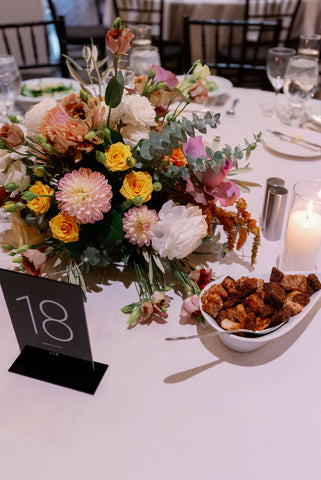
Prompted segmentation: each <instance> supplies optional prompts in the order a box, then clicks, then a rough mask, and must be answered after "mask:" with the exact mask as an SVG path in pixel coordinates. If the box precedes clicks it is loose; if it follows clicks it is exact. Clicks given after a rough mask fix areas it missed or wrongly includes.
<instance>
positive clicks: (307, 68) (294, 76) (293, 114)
mask: <svg viewBox="0 0 321 480" xmlns="http://www.w3.org/2000/svg"><path fill="white" fill-rule="evenodd" d="M318 79H319V64H318V62H317V61H316V60H315V59H312V58H307V57H303V56H301V55H295V56H293V57H291V58H290V59H289V62H288V65H287V68H286V72H285V75H284V86H283V91H284V93H285V95H286V97H287V99H288V102H289V104H290V108H289V110H288V112H287V114H286V116H285V117H284V118H283V121H284V122H285V123H287V124H289V125H293V126H300V125H302V123H303V122H304V120H305V111H304V107H305V103H306V101H307V100H308V99H309V98H311V97H312V96H313V95H314V93H315V91H316V89H317V87H318Z"/></svg>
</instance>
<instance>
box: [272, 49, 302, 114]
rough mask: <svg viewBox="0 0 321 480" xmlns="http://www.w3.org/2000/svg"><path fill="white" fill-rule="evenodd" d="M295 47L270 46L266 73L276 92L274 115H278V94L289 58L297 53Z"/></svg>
mask: <svg viewBox="0 0 321 480" xmlns="http://www.w3.org/2000/svg"><path fill="white" fill-rule="evenodd" d="M295 53H296V52H295V50H293V48H285V47H275V48H270V49H269V51H268V54H267V59H266V73H267V76H268V79H269V81H270V83H271V84H272V86H273V88H274V92H275V106H274V112H273V117H275V116H276V106H277V96H278V94H279V93H280V91H281V89H282V87H283V83H284V74H285V70H286V67H287V64H288V61H289V59H290V58H291V57H292V56H293V55H295Z"/></svg>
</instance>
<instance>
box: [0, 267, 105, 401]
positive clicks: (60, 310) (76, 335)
mask: <svg viewBox="0 0 321 480" xmlns="http://www.w3.org/2000/svg"><path fill="white" fill-rule="evenodd" d="M0 283H1V288H2V291H3V295H4V297H5V300H6V304H7V308H8V311H9V314H10V317H11V321H12V325H13V328H14V331H15V334H16V337H17V340H18V344H19V347H20V350H21V353H20V355H19V357H18V358H17V359H16V361H15V362H14V363H13V364H12V365H11V367H10V368H9V371H10V372H14V373H19V374H21V375H25V376H28V377H32V378H36V379H38V380H44V381H47V382H50V383H54V384H57V385H61V386H64V387H68V388H72V389H75V390H79V391H82V392H86V393H91V394H94V393H95V391H96V389H97V387H98V385H99V383H100V381H101V379H102V377H103V375H104V373H105V371H106V370H107V368H108V365H104V364H102V363H97V362H94V361H93V359H92V354H91V347H90V340H89V334H88V329H87V322H86V315H85V309H84V304H83V298H82V292H81V288H80V287H79V286H77V285H70V284H67V283H64V282H58V281H56V280H50V279H47V278H40V277H33V276H30V275H26V274H23V273H17V272H13V271H10V270H4V269H1V268H0Z"/></svg>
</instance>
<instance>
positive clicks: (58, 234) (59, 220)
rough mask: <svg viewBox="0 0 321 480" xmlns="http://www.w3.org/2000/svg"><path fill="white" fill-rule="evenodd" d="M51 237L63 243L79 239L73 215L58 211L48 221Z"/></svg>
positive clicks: (77, 227)
mask: <svg viewBox="0 0 321 480" xmlns="http://www.w3.org/2000/svg"><path fill="white" fill-rule="evenodd" d="M49 227H50V228H51V233H52V236H53V238H56V239H57V240H61V241H62V242H64V243H70V242H77V241H78V240H79V226H78V224H77V222H76V220H75V219H74V218H73V217H69V215H66V214H65V213H58V215H56V216H55V217H54V218H52V219H51V220H50V222H49Z"/></svg>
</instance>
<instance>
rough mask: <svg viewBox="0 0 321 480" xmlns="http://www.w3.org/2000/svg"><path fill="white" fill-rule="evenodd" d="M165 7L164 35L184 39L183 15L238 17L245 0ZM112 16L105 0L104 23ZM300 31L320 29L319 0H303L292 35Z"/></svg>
mask: <svg viewBox="0 0 321 480" xmlns="http://www.w3.org/2000/svg"><path fill="white" fill-rule="evenodd" d="M164 8H165V11H164V32H163V35H164V39H165V40H173V41H182V40H183V21H182V18H183V16H184V15H188V16H189V17H190V18H192V19H193V20H204V19H209V18H216V19H223V20H239V19H242V18H244V9H245V1H244V0H198V1H197V2H195V1H194V0H165V7H164ZM114 16H115V13H114V10H113V5H112V1H111V0H106V3H105V11H104V24H105V25H111V22H112V21H113V18H114ZM301 33H321V6H320V0H302V3H301V5H300V9H299V12H298V16H297V19H296V22H295V24H294V27H293V32H292V36H293V37H294V38H296V37H298V36H299V35H300V34H301Z"/></svg>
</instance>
